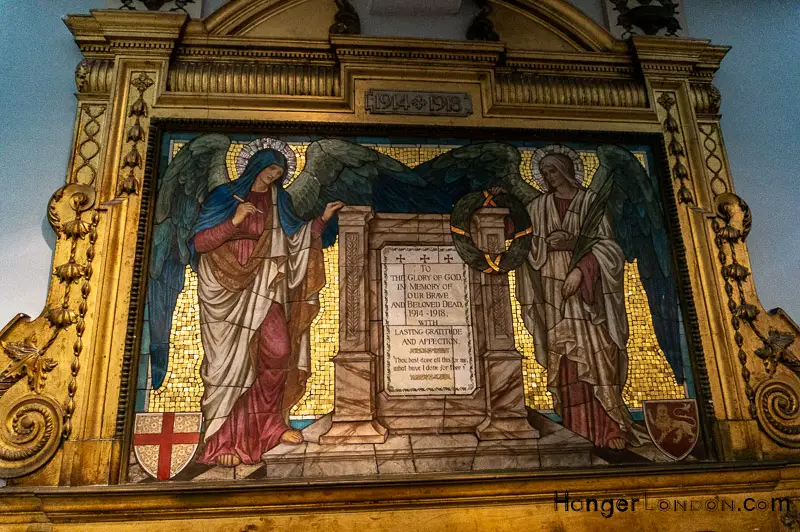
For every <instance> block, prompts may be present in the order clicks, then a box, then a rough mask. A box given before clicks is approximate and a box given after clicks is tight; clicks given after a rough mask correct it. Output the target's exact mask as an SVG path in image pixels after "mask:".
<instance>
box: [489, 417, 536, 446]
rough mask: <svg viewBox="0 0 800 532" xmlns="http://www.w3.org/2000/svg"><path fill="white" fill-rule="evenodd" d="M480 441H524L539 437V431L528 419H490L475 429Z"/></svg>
mask: <svg viewBox="0 0 800 532" xmlns="http://www.w3.org/2000/svg"><path fill="white" fill-rule="evenodd" d="M475 434H477V436H478V439H479V440H481V441H484V440H524V439H531V438H533V439H535V438H538V437H539V431H538V430H536V429H535V428H533V427H531V426H530V424H529V423H528V419H527V418H526V417H505V418H502V417H501V418H496V417H489V418H486V420H485V421H484V422H483V423H481V425H480V426H479V427H478V428H477V429H475Z"/></svg>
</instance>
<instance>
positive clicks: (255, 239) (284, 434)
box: [160, 137, 344, 467]
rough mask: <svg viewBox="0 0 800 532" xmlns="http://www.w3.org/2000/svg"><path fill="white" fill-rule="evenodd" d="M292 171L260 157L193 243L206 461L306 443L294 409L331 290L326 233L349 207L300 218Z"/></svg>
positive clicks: (200, 226)
mask: <svg viewBox="0 0 800 532" xmlns="http://www.w3.org/2000/svg"><path fill="white" fill-rule="evenodd" d="M223 138H224V137H223ZM211 140H212V141H213V140H214V139H213V138H212V139H211ZM225 141H226V144H229V141H227V139H225ZM199 147H201V146H198V145H195V146H194V148H195V149H196V150H197V149H198V148H199ZM176 159H177V158H176ZM177 163H178V164H176V165H175V166H174V167H172V169H173V170H172V172H167V175H166V176H165V178H164V182H163V183H162V190H161V192H162V194H167V196H166V197H168V198H169V199H171V200H173V201H172V203H173V207H172V211H173V212H172V214H173V216H172V217H171V221H172V222H173V223H172V227H173V228H175V227H176V225H175V224H176V223H177V222H178V216H177V212H175V209H176V208H177V209H178V210H180V209H181V208H182V207H181V206H180V205H179V204H180V203H181V202H182V201H183V200H186V199H187V197H188V196H189V195H188V194H186V192H187V187H186V186H183V187H182V188H183V191H184V197H182V198H181V197H178V196H177V195H174V196H173V194H171V192H174V190H172V189H171V188H170V187H169V185H170V183H171V182H172V181H176V182H179V181H180V176H179V172H177V170H179V169H180V167H181V165H180V163H181V161H177ZM286 169H287V161H286V157H285V155H284V154H283V153H281V151H279V150H277V149H272V148H267V149H262V150H260V151H257V152H255V153H254V154H252V156H251V157H250V158H249V161H248V162H247V166H246V168H245V169H244V171H243V172H242V173H241V175H240V176H239V177H238V179H235V180H233V181H228V182H225V183H221V184H217V185H216V186H213V188H212V186H208V187H207V188H209V189H210V190H208V192H207V196H206V197H205V199H204V201H202V203H200V204H199V205H200V208H199V212H197V214H196V216H194V217H195V218H196V223H195V224H194V226H193V227H192V228H191V229H190V230H189V232H188V235H189V238H188V239H185V243H186V247H187V249H188V252H189V253H190V254H191V258H190V261H191V263H192V264H193V265H194V266H195V268H196V271H197V278H198V301H199V305H200V334H201V339H202V345H203V350H204V358H203V361H202V364H201V367H200V376H201V378H202V380H203V385H204V393H203V397H202V401H201V409H202V412H203V418H204V422H205V432H204V445H203V448H202V450H201V452H200V454H199V456H198V457H197V461H198V462H200V463H208V464H217V465H221V466H227V467H232V466H236V465H238V464H240V463H245V464H253V463H257V462H258V461H260V460H261V456H262V454H263V453H264V452H265V451H267V450H269V449H270V448H272V447H274V446H275V445H277V444H278V443H280V442H283V443H289V444H299V443H302V441H303V437H302V434H301V432H300V431H298V430H295V429H293V428H291V427H290V426H289V425H288V412H289V409H290V408H291V407H292V406H293V405H294V404H295V403H296V402H297V401H298V400H299V399H300V398H301V397H302V395H303V393H304V392H305V382H306V379H307V378H308V376H309V375H310V341H309V328H310V326H311V322H312V321H313V319H314V317H315V316H316V315H317V312H318V310H319V296H318V294H319V291H320V290H321V289H322V288H323V287H324V286H325V271H324V259H323V254H322V241H321V236H322V232H323V230H324V228H325V225H326V223H327V222H328V221H329V220H330V218H331V217H332V216H333V215H334V214H335V213H336V211H337V210H339V209H340V208H341V207H342V206H343V205H344V204H343V203H341V202H331V203H330V204H329V205H327V206H326V208H325V209H324V212H323V213H322V215H321V216H319V217H317V218H316V219H313V220H311V221H304V220H301V219H299V218H298V217H297V216H296V215H295V214H294V211H293V209H292V207H291V199H290V198H289V196H288V194H287V193H286V191H285V190H284V188H283V186H282V177H283V176H284V175H285V173H286ZM206 171H207V170H206ZM204 182H205V184H206V185H208V183H209V182H210V180H209V179H204ZM176 188H180V187H176ZM164 197H165V196H161V197H160V200H163V198H164ZM188 201H196V200H191V199H189V200H187V202H188ZM176 204H178V205H177V207H176ZM182 212H183V213H185V212H186V209H185V208H184V210H183V211H182ZM165 222H166V220H164V221H162V222H161V224H162V226H163V224H164V223H165ZM185 234H186V233H185Z"/></svg>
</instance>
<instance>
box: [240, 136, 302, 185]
mask: <svg viewBox="0 0 800 532" xmlns="http://www.w3.org/2000/svg"><path fill="white" fill-rule="evenodd" d="M264 149H273V150H277V151H279V152H281V153H282V154H283V156H284V157H286V172H284V174H283V182H284V183H287V182H288V181H289V180H290V179H291V178H292V176H294V172H295V170H297V156H296V155H295V154H294V151H293V150H292V148H290V147H289V145H288V144H286V143H285V142H283V141H282V140H278V139H273V138H269V137H265V138H261V139H256V140H254V141H252V142H250V143H248V144H245V145H244V146H243V147H242V151H240V152H239V155H238V156H237V157H236V172H237V173H238V174H239V175H242V172H244V169H245V168H247V162H248V161H249V160H250V157H252V156H253V154H254V153H256V152H257V151H261V150H264Z"/></svg>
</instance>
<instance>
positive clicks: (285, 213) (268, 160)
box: [188, 148, 338, 271]
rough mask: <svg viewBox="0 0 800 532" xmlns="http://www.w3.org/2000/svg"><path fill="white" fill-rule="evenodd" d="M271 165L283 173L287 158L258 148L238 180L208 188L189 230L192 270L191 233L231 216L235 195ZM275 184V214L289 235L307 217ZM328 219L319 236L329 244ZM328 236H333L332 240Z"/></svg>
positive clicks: (244, 192)
mask: <svg viewBox="0 0 800 532" xmlns="http://www.w3.org/2000/svg"><path fill="white" fill-rule="evenodd" d="M273 164H277V165H278V166H280V167H281V168H283V171H284V172H286V166H287V165H286V157H285V156H284V155H283V154H282V153H281V152H279V151H278V150H274V149H270V148H268V149H264V150H259V151H257V152H256V153H254V154H253V155H252V156H251V157H250V160H249V161H248V163H247V167H246V168H245V169H244V172H242V175H241V176H239V179H236V180H234V181H231V182H230V183H226V184H224V185H220V186H218V187H217V188H215V189H214V190H212V191H211V193H210V194H209V195H208V197H207V198H206V200H205V201H204V202H203V205H202V207H201V209H200V218H199V220H198V221H197V225H195V226H194V229H192V238H190V239H189V242H188V244H189V251H190V252H191V254H192V257H191V265H192V269H194V270H195V271H197V261H198V260H199V257H198V256H197V253H196V251H195V248H194V235H196V234H197V233H199V232H200V231H203V230H205V229H209V228H211V227H215V226H217V225H219V224H221V223H222V222H224V221H225V220H227V219H228V218H231V217H232V216H233V215H234V213H235V212H236V208H237V207H238V206H239V201H238V200H236V199H235V198H234V196H239V197H240V198H244V197H245V196H247V194H248V193H249V192H250V189H251V188H252V187H253V183H254V182H255V180H256V177H257V176H258V174H259V173H261V171H262V170H263V169H264V168H267V167H268V166H270V165H273ZM276 186H277V187H278V217H279V220H280V223H281V227H282V228H283V231H284V233H286V234H287V235H289V236H291V235H293V234H295V233H296V232H298V231H299V230H300V228H301V227H302V226H303V224H305V223H307V220H303V219H301V218H300V217H298V216H297V214H295V211H294V207H293V205H292V198H291V196H289V194H288V193H287V192H286V190H285V189H284V188H283V186H282V185H280V184H276ZM331 222H333V223H331ZM331 222H329V223H328V227H326V228H325V232H324V233H323V235H322V236H323V245H324V246H328V245H330V244H332V243H333V240H335V238H336V233H337V230H338V227H337V224H336V223H335V221H334V220H331ZM331 236H332V237H333V239H331Z"/></svg>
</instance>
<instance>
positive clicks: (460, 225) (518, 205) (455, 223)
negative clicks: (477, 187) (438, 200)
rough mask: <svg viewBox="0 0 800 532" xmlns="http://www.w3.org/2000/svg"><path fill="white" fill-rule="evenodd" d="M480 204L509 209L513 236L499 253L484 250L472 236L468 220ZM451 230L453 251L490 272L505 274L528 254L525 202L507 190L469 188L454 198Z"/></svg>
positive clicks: (529, 236)
mask: <svg viewBox="0 0 800 532" xmlns="http://www.w3.org/2000/svg"><path fill="white" fill-rule="evenodd" d="M482 207H505V208H507V209H508V210H509V214H510V216H511V222H512V223H513V224H514V236H513V237H512V238H511V244H510V245H509V247H508V249H507V250H506V251H503V252H502V253H487V252H485V251H483V250H481V249H479V248H478V246H476V245H475V242H474V241H473V240H472V235H470V233H469V227H470V220H471V219H472V215H473V214H474V213H475V211H476V210H477V209H479V208H482ZM450 231H451V232H452V233H453V243H454V244H455V247H456V252H457V253H458V255H459V256H460V257H461V258H462V259H463V261H464V262H465V263H466V264H467V265H468V266H470V267H471V268H475V269H476V270H480V271H482V272H484V273H493V274H505V273H508V272H510V271H511V270H515V269H516V268H518V267H519V266H520V265H521V264H522V263H523V262H524V261H525V257H527V256H528V253H529V252H530V249H531V240H532V239H533V228H532V227H531V219H530V217H529V216H528V211H527V210H526V209H525V205H524V204H523V203H522V202H521V201H520V200H519V199H517V198H516V197H515V196H512V195H510V194H507V193H503V194H500V195H498V196H493V195H492V194H490V193H489V192H488V191H482V192H481V191H478V192H470V193H469V194H467V195H465V196H463V197H461V198H460V199H459V200H458V201H457V202H456V204H455V206H454V207H453V212H452V213H451V214H450Z"/></svg>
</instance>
